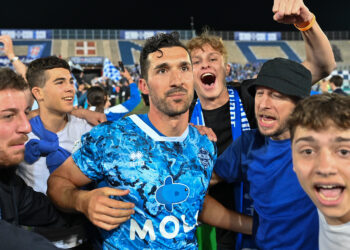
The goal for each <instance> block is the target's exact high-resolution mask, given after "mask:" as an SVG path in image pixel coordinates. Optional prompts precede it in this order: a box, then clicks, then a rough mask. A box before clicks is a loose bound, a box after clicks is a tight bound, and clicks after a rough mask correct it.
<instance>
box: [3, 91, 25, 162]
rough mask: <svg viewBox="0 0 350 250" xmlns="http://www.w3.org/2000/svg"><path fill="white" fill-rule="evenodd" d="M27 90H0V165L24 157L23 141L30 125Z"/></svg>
mask: <svg viewBox="0 0 350 250" xmlns="http://www.w3.org/2000/svg"><path fill="white" fill-rule="evenodd" d="M28 94H29V92H28V91H23V90H15V89H5V90H1V91H0V165H1V166H12V165H16V164H18V163H20V162H21V161H22V160H23V157H24V148H25V147H24V143H25V142H26V141H27V139H28V137H27V134H28V133H29V132H30V131H31V126H30V124H29V122H28V119H27V114H28V113H29V111H30V107H29V105H28V101H27V98H28V96H27V95H28Z"/></svg>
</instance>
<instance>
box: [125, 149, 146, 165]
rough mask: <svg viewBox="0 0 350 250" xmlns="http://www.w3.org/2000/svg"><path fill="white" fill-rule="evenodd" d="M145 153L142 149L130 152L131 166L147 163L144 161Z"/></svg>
mask: <svg viewBox="0 0 350 250" xmlns="http://www.w3.org/2000/svg"><path fill="white" fill-rule="evenodd" d="M142 157H143V154H142V152H140V151H137V152H132V153H131V154H130V160H131V162H129V165H130V167H137V166H143V165H145V162H144V161H142Z"/></svg>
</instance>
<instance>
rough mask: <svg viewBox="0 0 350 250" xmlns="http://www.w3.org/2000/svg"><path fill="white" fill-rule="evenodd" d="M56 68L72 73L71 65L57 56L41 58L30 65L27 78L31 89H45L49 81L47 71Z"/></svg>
mask: <svg viewBox="0 0 350 250" xmlns="http://www.w3.org/2000/svg"><path fill="white" fill-rule="evenodd" d="M56 68H64V69H67V70H69V72H71V70H70V67H69V64H68V63H67V62H66V61H65V60H63V59H61V58H58V57H57V56H48V57H44V58H39V59H36V60H34V61H32V62H31V63H29V65H28V69H27V73H26V78H27V81H28V84H29V86H30V88H33V87H40V88H42V87H44V86H45V82H46V80H47V79H46V75H45V71H46V70H50V69H56Z"/></svg>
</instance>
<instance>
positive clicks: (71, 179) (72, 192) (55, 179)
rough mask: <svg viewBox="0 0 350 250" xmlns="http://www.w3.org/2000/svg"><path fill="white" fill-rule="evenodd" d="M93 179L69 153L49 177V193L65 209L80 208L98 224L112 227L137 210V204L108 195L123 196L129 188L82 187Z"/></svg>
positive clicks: (107, 228) (110, 228) (106, 228)
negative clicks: (88, 188)
mask: <svg viewBox="0 0 350 250" xmlns="http://www.w3.org/2000/svg"><path fill="white" fill-rule="evenodd" d="M90 182H91V180H90V179H89V178H88V177H87V176H85V175H84V174H83V172H81V171H80V169H79V167H78V166H77V165H76V164H75V162H74V161H73V159H72V157H69V158H68V159H67V160H66V161H65V162H64V163H63V164H62V165H61V166H60V167H59V168H58V169H56V170H55V171H54V172H53V173H52V174H51V175H50V177H49V180H48V196H49V197H50V198H51V199H52V201H53V202H54V203H55V204H56V205H57V206H58V207H59V208H61V209H63V210H65V211H79V212H82V213H84V214H85V216H86V217H87V218H88V219H89V220H90V221H91V222H92V223H93V224H95V225H96V226H98V227H100V228H103V229H105V230H112V229H114V228H116V227H118V226H119V224H121V223H123V222H125V221H127V220H128V219H129V218H130V216H131V215H132V214H134V209H133V207H134V204H133V203H129V202H123V201H117V200H115V199H111V198H109V196H111V195H112V196H123V195H127V194H128V193H129V191H128V190H120V189H115V188H109V187H104V188H98V189H94V190H91V191H86V190H81V189H79V187H81V186H84V185H86V184H88V183H90Z"/></svg>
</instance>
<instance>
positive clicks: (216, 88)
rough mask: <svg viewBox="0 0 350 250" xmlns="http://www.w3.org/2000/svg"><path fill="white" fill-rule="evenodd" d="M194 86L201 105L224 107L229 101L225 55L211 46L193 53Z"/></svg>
mask: <svg viewBox="0 0 350 250" xmlns="http://www.w3.org/2000/svg"><path fill="white" fill-rule="evenodd" d="M191 57H192V62H193V75H194V84H195V89H196V92H197V95H198V97H199V98H200V100H201V103H203V104H205V102H218V105H219V106H220V105H223V104H225V103H226V102H227V101H228V93H227V89H226V81H225V77H226V74H227V68H226V63H225V61H224V57H223V55H222V54H221V53H220V52H219V51H217V50H215V49H213V47H212V46H210V45H209V44H204V45H203V46H202V48H196V49H193V50H192V51H191Z"/></svg>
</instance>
